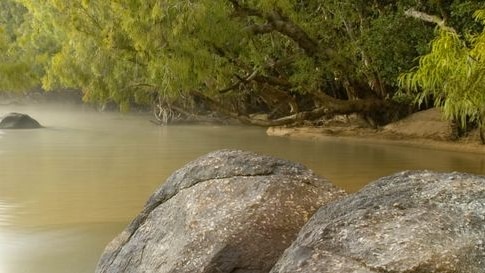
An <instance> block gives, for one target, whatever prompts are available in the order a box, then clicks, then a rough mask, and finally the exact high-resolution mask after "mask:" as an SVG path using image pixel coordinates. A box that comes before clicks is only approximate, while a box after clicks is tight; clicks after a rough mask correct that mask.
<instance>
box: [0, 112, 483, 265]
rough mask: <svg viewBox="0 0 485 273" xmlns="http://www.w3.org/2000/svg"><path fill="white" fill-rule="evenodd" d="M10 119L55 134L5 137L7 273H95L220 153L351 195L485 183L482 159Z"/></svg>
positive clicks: (84, 117)
mask: <svg viewBox="0 0 485 273" xmlns="http://www.w3.org/2000/svg"><path fill="white" fill-rule="evenodd" d="M68 108H74V109H68ZM10 111H21V112H25V113H28V114H31V115H32V116H34V117H35V118H36V119H37V120H39V121H40V122H41V123H42V124H43V125H44V126H46V128H44V129H39V130H0V273H27V272H29V273H30V272H35V273H88V272H89V273H91V272H93V271H94V268H95V266H96V262H97V259H98V257H99V256H100V254H101V252H102V250H103V248H104V246H105V245H106V243H108V242H109V241H110V240H111V239H112V238H113V237H114V236H115V235H116V234H117V233H119V232H120V231H121V230H122V229H123V228H124V226H125V225H126V224H127V223H128V222H129V221H130V219H132V218H133V217H134V216H135V214H136V213H137V212H138V211H139V210H140V209H141V208H142V206H143V204H144V202H145V200H146V199H147V198H148V196H149V195H150V194H151V193H152V192H153V191H154V190H155V189H156V188H157V187H158V186H159V185H160V184H161V183H162V182H163V181H164V180H165V179H166V178H167V177H168V176H169V175H170V173H172V172H173V171H174V170H176V169H178V168H180V167H182V166H183V165H184V164H185V163H187V162H188V161H190V160H193V159H195V158H196V157H198V156H201V155H203V154H205V153H207V152H210V151H213V150H216V149H222V148H234V149H244V150H252V151H255V152H259V153H265V154H270V155H274V156H278V157H282V158H286V159H290V160H294V161H299V162H302V163H303V164H305V165H307V166H308V167H310V168H311V169H313V170H314V171H315V172H316V173H318V174H320V175H322V176H325V177H327V178H329V179H330V180H331V181H333V182H334V183H335V184H337V185H339V186H341V187H343V188H345V189H347V190H349V191H356V190H358V189H359V188H361V187H362V186H363V185H365V184H366V183H368V182H369V181H372V180H374V179H376V178H378V177H381V176H384V175H389V174H392V173H394V172H397V171H401V170H406V169H430V170H438V171H465V172H472V173H477V174H484V173H485V157H484V156H483V155H477V154H464V153H456V152H446V151H437V150H429V149H419V148H413V147H404V146H393V145H385V144H372V143H362V142H358V143H353V142H352V141H351V140H342V139H333V140H328V141H325V142H313V141H300V140H290V139H285V138H277V137H268V136H266V135H265V131H264V130H263V129H260V128H251V127H239V126H230V127H224V126H172V127H158V126H155V125H153V124H151V123H150V122H149V121H148V120H149V119H150V117H149V116H144V115H136V114H131V115H121V114H106V113H93V112H91V111H88V110H82V109H80V108H76V107H64V108H62V107H53V106H51V107H49V108H47V107H42V108H41V107H36V108H25V107H19V106H18V107H10V108H7V107H1V108H0V114H1V113H6V112H10Z"/></svg>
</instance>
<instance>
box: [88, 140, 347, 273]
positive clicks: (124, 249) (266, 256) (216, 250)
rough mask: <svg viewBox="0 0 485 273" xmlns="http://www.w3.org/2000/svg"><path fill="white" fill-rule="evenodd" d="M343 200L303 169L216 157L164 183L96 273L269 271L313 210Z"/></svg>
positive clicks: (264, 159) (246, 155)
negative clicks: (338, 199) (339, 199)
mask: <svg viewBox="0 0 485 273" xmlns="http://www.w3.org/2000/svg"><path fill="white" fill-rule="evenodd" d="M344 195H345V193H344V192H343V191H342V190H339V189H337V188H336V187H334V186H333V185H331V184H330V183H329V182H328V181H326V180H324V179H322V178H319V177H317V176H316V175H314V174H313V173H312V172H311V171H310V170H308V169H306V168H305V167H304V166H302V165H300V164H296V163H292V162H289V161H286V160H280V159H275V158H272V157H268V156H261V155H257V154H254V153H250V152H242V151H231V150H223V151H217V152H213V153H210V154H208V155H206V156H203V157H201V158H199V159H197V160H195V161H193V162H191V163H189V164H187V165H186V166H185V167H183V168H182V169H180V170H178V171H176V172H175V173H173V174H172V175H171V176H170V177H169V178H168V179H167V181H166V182H165V184H164V185H163V186H162V187H161V188H160V189H159V190H158V191H157V192H155V193H154V194H153V195H152V196H151V197H150V199H149V200H148V202H147V203H146V205H145V207H144V209H143V211H142V212H141V213H140V214H139V215H138V216H137V217H136V218H135V219H134V220H133V222H132V223H131V224H130V225H129V226H128V227H127V228H126V229H125V230H124V231H123V232H122V233H121V234H120V235H119V236H118V237H116V238H115V239H114V240H113V241H112V242H111V243H110V244H109V245H108V246H107V248H106V249H105V252H104V253H103V255H102V257H101V259H100V261H99V264H98V267H97V269H96V272H97V273H108V272H110V273H115V272H116V273H119V272H125V273H126V272H140V273H141V272H157V273H162V272H177V273H183V272H204V273H211V272H213V273H220V272H228V273H229V272H238V273H260V272H261V273H262V272H269V270H270V269H271V268H272V266H273V265H274V263H275V262H276V260H277V259H278V257H279V256H280V255H281V254H282V253H283V251H284V250H285V249H286V248H287V247H288V246H289V245H290V244H291V242H292V241H293V240H294V239H295V237H296V234H297V233H298V231H299V229H300V228H301V226H303V225H304V223H305V222H306V221H307V220H308V219H309V218H310V217H311V215H312V214H313V213H314V211H316V209H318V208H319V207H320V206H321V205H323V204H326V203H329V202H331V201H334V200H335V199H337V198H341V197H343V196H344Z"/></svg>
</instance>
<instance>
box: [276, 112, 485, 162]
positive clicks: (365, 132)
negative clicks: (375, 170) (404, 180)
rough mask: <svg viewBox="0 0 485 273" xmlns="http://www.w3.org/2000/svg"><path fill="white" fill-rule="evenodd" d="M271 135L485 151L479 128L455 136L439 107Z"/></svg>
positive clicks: (282, 130) (280, 130) (284, 129)
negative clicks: (372, 122) (382, 122)
mask: <svg viewBox="0 0 485 273" xmlns="http://www.w3.org/2000/svg"><path fill="white" fill-rule="evenodd" d="M267 134H268V135H270V136H280V137H291V138H296V139H311V140H315V141H319V140H325V139H328V138H352V139H353V140H355V141H363V142H379V143H383V142H384V143H389V144H395V145H407V146H417V147H423V148H432V149H439V150H448V151H456V152H467V153H478V154H485V145H482V144H481V143H480V137H479V135H478V130H474V131H472V132H470V133H469V134H468V136H466V137H464V138H461V139H459V140H456V141H453V140H451V127H450V124H449V122H448V121H445V120H444V119H443V118H442V115H441V113H440V111H439V110H438V109H430V110H426V111H421V112H418V113H415V114H413V115H411V116H409V117H407V118H405V119H403V120H400V121H398V122H395V123H391V124H388V125H386V126H384V127H382V128H378V129H371V128H366V127H363V126H359V125H354V124H346V123H342V124H340V125H339V124H332V125H330V126H329V125H327V126H324V127H310V126H303V127H270V128H268V130H267Z"/></svg>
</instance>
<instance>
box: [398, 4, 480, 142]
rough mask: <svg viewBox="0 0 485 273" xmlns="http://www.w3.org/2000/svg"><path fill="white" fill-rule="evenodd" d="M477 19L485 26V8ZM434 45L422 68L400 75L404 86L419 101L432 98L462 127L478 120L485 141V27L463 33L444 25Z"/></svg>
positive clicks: (420, 62)
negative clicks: (480, 29) (413, 93)
mask: <svg viewBox="0 0 485 273" xmlns="http://www.w3.org/2000/svg"><path fill="white" fill-rule="evenodd" d="M435 18H436V17H435ZM475 19H476V20H477V21H479V22H481V23H482V24H483V25H485V10H479V11H477V12H475ZM438 21H439V20H438ZM440 22H441V21H440ZM431 45H432V50H431V52H430V53H428V54H426V55H424V56H422V57H421V58H420V60H419V67H417V68H415V69H414V70H413V71H411V72H409V73H406V74H404V75H403V76H402V77H401V85H402V86H403V87H404V88H406V89H407V90H411V91H414V92H415V97H416V101H417V102H418V103H419V104H421V103H423V102H424V101H426V100H429V99H433V101H434V105H435V106H436V107H441V108H442V109H443V113H444V115H445V117H446V118H447V119H449V120H452V121H457V122H458V123H459V126H461V127H465V126H467V124H468V122H470V121H471V122H476V123H478V126H479V128H480V138H481V141H482V143H484V144H485V134H484V133H485V92H484V89H483V88H484V86H485V28H483V29H482V31H481V32H479V33H476V34H469V35H460V34H458V33H457V31H456V30H455V29H453V28H450V27H446V26H444V24H443V25H442V26H441V28H440V29H438V34H437V37H436V38H435V39H434V40H433V42H432V44H431Z"/></svg>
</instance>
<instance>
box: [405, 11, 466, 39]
mask: <svg viewBox="0 0 485 273" xmlns="http://www.w3.org/2000/svg"><path fill="white" fill-rule="evenodd" d="M404 14H405V15H406V16H409V17H413V18H416V19H419V20H422V21H425V22H429V23H434V24H436V25H437V26H438V27H440V28H441V29H443V30H446V31H450V32H454V33H457V32H456V30H455V29H454V28H452V27H449V26H447V25H446V21H445V20H444V19H442V18H440V17H438V16H435V15H430V14H427V13H424V12H421V11H418V10H415V9H414V8H410V9H408V10H406V11H405V12H404Z"/></svg>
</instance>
